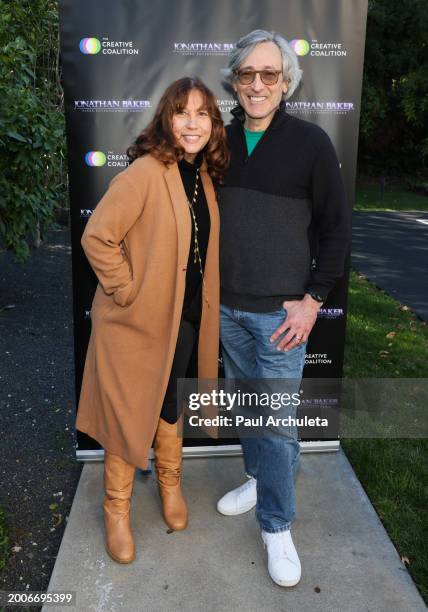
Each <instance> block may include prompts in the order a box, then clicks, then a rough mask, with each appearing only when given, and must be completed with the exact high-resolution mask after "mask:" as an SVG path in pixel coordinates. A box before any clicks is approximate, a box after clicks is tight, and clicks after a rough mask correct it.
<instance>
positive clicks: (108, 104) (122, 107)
mask: <svg viewBox="0 0 428 612" xmlns="http://www.w3.org/2000/svg"><path fill="white" fill-rule="evenodd" d="M150 107H151V104H150V100H74V110H77V111H83V112H86V113H95V112H104V113H106V112H113V113H122V112H140V111H144V110H146V109H148V108H150Z"/></svg>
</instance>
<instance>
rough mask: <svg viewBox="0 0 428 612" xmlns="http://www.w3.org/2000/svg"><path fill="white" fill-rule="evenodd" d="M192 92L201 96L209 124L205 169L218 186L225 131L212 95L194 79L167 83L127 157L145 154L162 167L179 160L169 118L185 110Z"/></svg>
mask: <svg viewBox="0 0 428 612" xmlns="http://www.w3.org/2000/svg"><path fill="white" fill-rule="evenodd" d="M194 89H196V90H197V91H199V92H200V93H201V95H202V97H203V100H204V105H205V108H206V110H207V111H208V114H209V116H210V118H211V122H212V132H211V136H210V139H209V141H208V143H207V144H206V146H205V148H204V157H205V160H206V162H207V170H208V173H209V175H210V176H211V178H212V179H214V180H215V181H217V182H219V183H222V182H223V174H224V172H225V171H226V169H227V167H228V165H229V159H230V153H229V149H228V146H227V142H226V131H225V129H224V124H223V120H222V118H221V114H220V111H219V109H218V107H217V104H216V101H215V98H214V95H213V94H212V92H211V91H210V90H209V89H208V87H207V86H206V85H205V84H204V83H203V82H202V81H201V80H199V79H197V78H190V77H184V78H182V79H178V80H177V81H174V82H173V83H171V85H170V86H169V87H168V88H167V89H166V91H165V93H164V94H163V96H162V98H161V99H160V102H159V104H158V106H157V109H156V112H155V115H154V117H153V119H152V120H151V122H150V123H149V125H148V126H147V127H146V128H145V130H143V131H142V132H141V134H140V135H139V136H138V137H137V139H136V141H135V143H134V144H133V145H131V146H130V147H129V148H128V150H127V154H128V157H129V158H130V160H131V162H133V161H134V160H135V159H137V158H138V157H141V156H142V155H147V154H148V153H150V154H151V155H153V157H155V158H156V159H158V160H159V161H162V162H164V163H165V164H173V163H174V162H177V161H179V160H180V159H182V158H183V155H184V149H183V148H182V147H181V146H180V145H179V144H177V142H176V140H175V138H174V135H173V132H172V118H173V115H174V114H175V113H177V112H181V111H182V110H183V109H184V108H185V107H186V104H187V99H188V97H189V93H190V92H191V91H192V90H194Z"/></svg>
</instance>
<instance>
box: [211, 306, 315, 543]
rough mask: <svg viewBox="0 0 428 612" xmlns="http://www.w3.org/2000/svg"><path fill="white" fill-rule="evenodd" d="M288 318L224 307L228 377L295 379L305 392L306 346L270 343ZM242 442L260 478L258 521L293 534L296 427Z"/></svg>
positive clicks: (278, 313) (250, 472)
mask: <svg viewBox="0 0 428 612" xmlns="http://www.w3.org/2000/svg"><path fill="white" fill-rule="evenodd" d="M286 314H287V313H286V311H285V310H284V309H281V310H278V311H275V312H267V313H265V312H263V313H254V312H244V311H242V310H236V309H233V308H229V307H228V306H224V305H222V306H221V308H220V316H221V342H222V355H223V364H224V370H225V374H226V378H238V379H239V378H241V379H273V378H290V379H293V385H295V384H297V389H298V388H299V385H300V380H301V377H302V371H303V366H304V363H305V349H306V344H301V345H299V346H297V347H295V348H294V349H292V350H291V351H289V352H287V353H284V352H282V351H278V350H277V349H276V344H272V343H271V342H270V340H269V338H270V336H271V335H272V333H273V332H274V330H275V329H276V328H277V327H278V326H279V325H280V324H281V323H282V322H283V321H284V318H285V316H286ZM292 416H295V412H294V415H292ZM240 439H241V444H242V450H243V453H244V462H245V470H246V472H247V474H248V475H249V476H253V477H254V478H256V479H257V505H256V518H257V520H258V522H259V524H260V526H261V528H262V529H263V530H264V531H267V532H269V533H275V532H280V531H287V530H288V529H290V526H291V523H292V522H293V520H294V517H295V490H294V476H295V473H296V471H297V469H298V465H299V455H300V447H299V443H298V441H297V430H296V428H291V429H289V428H288V429H287V430H278V431H277V432H276V433H272V434H270V435H268V436H263V437H257V438H245V437H241V438H240Z"/></svg>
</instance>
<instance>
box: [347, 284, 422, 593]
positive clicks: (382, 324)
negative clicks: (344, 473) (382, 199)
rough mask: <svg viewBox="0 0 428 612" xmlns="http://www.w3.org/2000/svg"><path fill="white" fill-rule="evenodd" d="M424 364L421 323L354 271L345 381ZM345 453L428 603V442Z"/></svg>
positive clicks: (375, 445)
mask: <svg viewBox="0 0 428 612" xmlns="http://www.w3.org/2000/svg"><path fill="white" fill-rule="evenodd" d="M391 332H393V333H395V335H393V337H391ZM387 334H389V338H387ZM427 363H428V326H427V325H426V323H424V322H421V321H420V320H419V319H417V318H416V317H415V316H414V315H413V314H412V313H411V312H410V311H409V310H408V309H406V308H405V307H404V308H403V306H401V305H400V304H399V303H398V302H397V301H395V300H393V299H392V298H390V297H389V296H388V295H386V294H385V293H383V292H382V291H379V290H378V289H376V287H374V286H373V285H371V284H370V283H368V282H367V281H366V280H365V279H364V278H363V277H361V276H359V275H358V274H356V273H355V272H353V273H352V274H351V280H350V287H349V307H348V322H347V332H346V344H345V369H344V376H345V377H347V378H424V377H425V378H426V377H427V375H428V374H427V372H428V368H427ZM342 446H343V449H344V451H345V453H346V455H347V457H348V459H349V460H350V462H351V463H352V466H353V468H354V470H355V472H356V474H357V476H358V478H359V480H360V482H361V484H362V485H363V487H364V489H365V490H366V492H367V495H368V496H369V498H370V501H371V502H372V504H373V505H374V507H375V508H376V510H377V512H378V514H379V516H380V518H381V520H382V522H383V524H384V526H385V528H386V530H387V531H388V534H389V536H390V537H391V539H392V541H393V542H394V544H395V546H396V548H397V550H398V552H399V554H400V556H401V558H402V560H403V563H404V564H405V565H406V567H407V568H408V570H409V572H410V574H411V575H412V578H413V580H414V581H415V583H416V585H417V586H418V588H419V590H420V592H421V594H422V596H423V597H424V599H425V601H426V602H428V538H427V533H428V512H427V508H428V465H427V464H428V461H427V460H428V440H426V439H413V440H412V439H391V440H386V439H385V440H383V439H378V440H375V439H343V440H342Z"/></svg>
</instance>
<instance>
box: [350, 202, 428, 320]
mask: <svg viewBox="0 0 428 612" xmlns="http://www.w3.org/2000/svg"><path fill="white" fill-rule="evenodd" d="M352 233H353V238H352V266H353V268H355V269H356V270H358V271H359V272H361V273H362V274H364V275H365V276H367V278H368V279H369V280H370V281H372V282H373V283H375V284H376V285H377V286H378V287H380V288H381V289H384V290H385V291H386V292H387V293H388V294H389V295H391V296H392V297H394V298H396V299H397V300H399V301H400V302H401V303H402V304H406V305H407V306H409V307H410V308H411V309H412V310H413V311H414V312H415V313H416V314H417V315H419V316H420V317H421V318H422V319H424V320H425V321H428V213H426V212H364V211H356V212H354V215H353V230H352Z"/></svg>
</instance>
